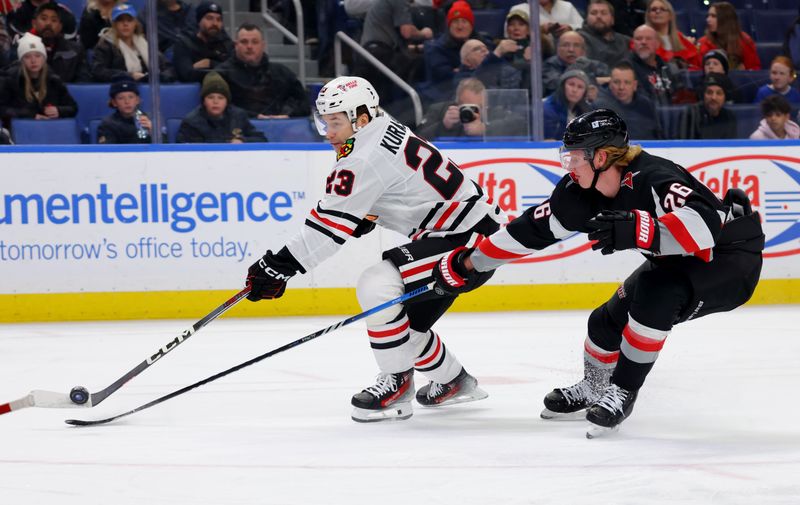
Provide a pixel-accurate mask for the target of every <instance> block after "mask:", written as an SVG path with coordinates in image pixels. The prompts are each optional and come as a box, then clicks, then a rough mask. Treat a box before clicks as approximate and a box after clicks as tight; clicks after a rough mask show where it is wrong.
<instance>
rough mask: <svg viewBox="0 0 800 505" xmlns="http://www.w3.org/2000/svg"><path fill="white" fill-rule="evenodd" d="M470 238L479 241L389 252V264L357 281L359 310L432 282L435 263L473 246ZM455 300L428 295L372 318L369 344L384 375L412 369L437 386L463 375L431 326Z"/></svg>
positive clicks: (426, 243) (442, 241)
mask: <svg viewBox="0 0 800 505" xmlns="http://www.w3.org/2000/svg"><path fill="white" fill-rule="evenodd" d="M471 235H475V237H471V238H470V240H468V241H466V242H464V241H463V240H462V241H459V240H456V241H455V243H454V240H452V239H448V238H432V239H423V240H420V241H417V242H412V243H410V244H406V245H403V246H400V247H397V248H394V249H390V250H389V251H386V252H385V253H384V258H385V259H384V260H383V261H381V262H380V263H378V264H376V265H373V266H371V267H369V268H368V269H367V270H365V271H364V272H363V273H362V274H361V277H360V278H359V281H358V286H357V287H356V295H357V296H358V302H359V303H360V304H361V307H362V308H364V310H366V309H367V308H369V307H374V306H375V305H378V304H381V303H384V302H387V301H389V300H392V299H394V298H397V297H398V296H401V295H402V294H403V293H405V292H407V291H409V290H412V289H416V288H418V287H420V286H423V285H426V284H428V283H430V282H432V281H433V278H432V276H431V271H432V269H433V265H434V264H435V263H436V261H438V259H439V258H440V257H441V256H442V255H444V254H445V253H447V252H449V251H451V250H452V249H454V248H455V247H457V246H459V245H462V244H465V243H466V245H467V246H468V247H469V246H472V245H474V243H475V241H476V240H477V234H471ZM459 242H460V243H459ZM491 274H492V273H491V272H489V273H487V274H483V275H482V276H481V277H480V278H479V279H477V281H476V285H475V287H478V286H480V285H482V284H483V283H485V282H486V281H487V280H489V278H490V277H491ZM454 301H455V297H452V296H439V295H437V294H435V293H434V292H432V291H430V292H427V293H424V294H422V295H419V296H417V297H416V298H413V299H411V300H409V301H408V302H407V303H406V304H398V305H395V306H393V307H390V308H388V309H386V310H383V311H381V312H378V313H377V314H373V315H372V316H370V317H368V318H367V333H368V336H369V343H370V346H371V347H372V351H373V353H374V355H375V360H376V361H377V363H378V368H379V369H380V370H381V372H383V373H398V372H403V371H405V370H408V369H410V368H412V367H414V368H415V369H416V370H417V371H418V372H422V373H424V374H425V375H426V376H427V377H428V378H429V379H430V380H432V381H434V382H438V383H440V384H444V383H447V382H450V381H451V380H453V379H454V378H455V377H456V375H458V373H459V372H460V371H461V367H462V366H461V363H460V362H459V361H458V359H457V358H456V356H455V355H454V354H453V352H452V351H451V350H450V349H448V348H447V347H446V346H445V344H444V342H443V341H442V339H441V338H440V337H439V335H438V334H437V333H436V332H435V331H433V330H432V329H431V327H432V326H433V324H434V323H435V322H436V321H437V320H438V319H439V318H440V317H441V316H442V315H443V314H444V313H445V312H446V311H447V309H448V308H449V307H450V305H452V304H453V302H454Z"/></svg>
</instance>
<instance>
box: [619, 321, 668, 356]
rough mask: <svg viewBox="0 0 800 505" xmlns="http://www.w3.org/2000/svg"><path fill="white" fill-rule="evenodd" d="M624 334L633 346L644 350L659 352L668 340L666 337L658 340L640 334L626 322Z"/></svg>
mask: <svg viewBox="0 0 800 505" xmlns="http://www.w3.org/2000/svg"><path fill="white" fill-rule="evenodd" d="M622 336H623V337H625V340H627V341H628V343H629V344H630V345H631V347H633V348H635V349H637V350H639V351H643V352H658V351H660V350H661V348H662V347H664V342H665V341H666V339H664V340H656V339H653V338H649V337H645V336H644V335H639V334H638V333H636V332H635V331H633V330H632V329H631V326H630V325H629V324H626V325H625V329H623V330H622Z"/></svg>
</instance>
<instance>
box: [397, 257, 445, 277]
mask: <svg viewBox="0 0 800 505" xmlns="http://www.w3.org/2000/svg"><path fill="white" fill-rule="evenodd" d="M438 262H439V260H436V261H432V262H430V263H425V264H424V265H420V266H418V267H414V268H409V269H408V270H406V271H405V272H401V273H400V276H401V277H402V278H404V279H405V278H406V277H411V276H412V275H417V274H418V273H420V272H424V271H426V270H433V265H435V264H436V263H438Z"/></svg>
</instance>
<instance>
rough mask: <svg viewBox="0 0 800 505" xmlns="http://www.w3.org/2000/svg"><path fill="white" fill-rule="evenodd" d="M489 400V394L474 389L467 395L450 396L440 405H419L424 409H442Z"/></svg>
mask: <svg viewBox="0 0 800 505" xmlns="http://www.w3.org/2000/svg"><path fill="white" fill-rule="evenodd" d="M486 398H489V393H487V392H486V391H484V390H483V389H481V388H479V387H476V388H475V389H473V390H472V391H470V392H469V393H459V394H457V395H454V396H451V397H450V398H448V399H446V400H445V401H443V402H441V403H434V404H431V405H425V404H420V405H422V406H423V407H426V408H437V407H444V406H446V405H455V404H456V403H467V402H476V401H478V400H485V399H486Z"/></svg>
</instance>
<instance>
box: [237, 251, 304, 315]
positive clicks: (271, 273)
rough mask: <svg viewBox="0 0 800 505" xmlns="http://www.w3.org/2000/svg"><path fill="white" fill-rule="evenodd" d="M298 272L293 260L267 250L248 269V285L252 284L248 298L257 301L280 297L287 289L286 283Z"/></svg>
mask: <svg viewBox="0 0 800 505" xmlns="http://www.w3.org/2000/svg"><path fill="white" fill-rule="evenodd" d="M296 273H297V268H295V267H294V266H293V265H292V262H290V261H286V260H285V259H282V258H280V257H278V255H275V254H272V251H267V254H265V255H264V256H262V257H261V259H260V260H258V261H256V262H255V263H253V264H252V265H250V268H248V269H247V280H246V285H249V286H250V294H249V295H247V299H248V300H250V301H251V302H257V301H259V300H272V299H273V298H280V297H281V296H283V292H284V291H286V283H287V282H289V279H291V278H292V277H293V276H294V274H296Z"/></svg>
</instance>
